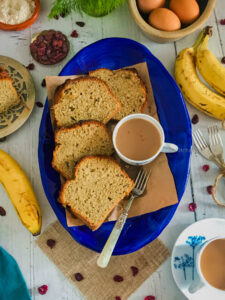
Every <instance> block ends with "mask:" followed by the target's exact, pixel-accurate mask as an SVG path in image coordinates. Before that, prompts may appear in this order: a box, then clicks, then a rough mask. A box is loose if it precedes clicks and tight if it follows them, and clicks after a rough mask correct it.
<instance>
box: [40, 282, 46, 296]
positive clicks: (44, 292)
mask: <svg viewBox="0 0 225 300" xmlns="http://www.w3.org/2000/svg"><path fill="white" fill-rule="evenodd" d="M47 291H48V286H47V285H46V284H44V285H42V286H40V287H39V288H38V292H39V294H41V295H45V294H46V293H47Z"/></svg>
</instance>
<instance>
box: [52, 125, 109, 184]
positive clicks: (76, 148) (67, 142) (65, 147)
mask: <svg viewBox="0 0 225 300" xmlns="http://www.w3.org/2000/svg"><path fill="white" fill-rule="evenodd" d="M55 142H56V144H58V146H56V148H55V150H54V152H53V161H52V166H53V168H55V169H56V170H57V171H58V172H60V173H61V174H62V175H63V176H64V177H65V178H67V179H72V178H73V176H74V167H75V164H76V162H77V161H79V160H80V159H81V158H82V157H84V156H87V155H111V154H112V153H113V152H114V148H113V144H112V138H111V135H110V133H109V132H108V130H107V128H106V127H105V125H104V124H103V123H101V122H98V121H86V122H83V123H82V124H77V125H75V126H74V127H72V128H62V129H59V130H58V131H56V134H55Z"/></svg>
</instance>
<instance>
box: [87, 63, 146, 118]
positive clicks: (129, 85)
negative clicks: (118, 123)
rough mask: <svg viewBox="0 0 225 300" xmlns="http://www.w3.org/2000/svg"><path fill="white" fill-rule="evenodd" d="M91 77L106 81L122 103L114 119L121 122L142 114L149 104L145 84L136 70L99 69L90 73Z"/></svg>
mask: <svg viewBox="0 0 225 300" xmlns="http://www.w3.org/2000/svg"><path fill="white" fill-rule="evenodd" d="M89 75H90V76H93V77H96V78H99V79H102V80H103V81H105V82H106V83H107V84H108V85H109V87H110V89H111V90H112V92H113V93H114V95H115V96H116V97H117V98H118V100H119V101H120V103H121V110H120V111H119V112H118V113H117V114H116V115H115V116H114V117H113V119H115V120H121V119H122V118H123V117H125V116H127V115H130V114H134V113H141V112H142V111H143V109H144V106H145V104H146V103H147V91H146V88H145V84H144V83H143V81H142V80H141V78H140V77H139V76H138V74H137V71H136V70H135V69H120V70H117V71H111V70H109V69H104V68H102V69H98V70H95V71H92V72H90V73H89Z"/></svg>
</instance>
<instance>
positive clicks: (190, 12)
mask: <svg viewBox="0 0 225 300" xmlns="http://www.w3.org/2000/svg"><path fill="white" fill-rule="evenodd" d="M169 8H170V9H171V10H172V11H174V12H175V14H176V15H177V16H178V17H179V19H180V20H181V23H183V24H191V23H192V22H194V21H195V20H196V19H197V18H198V16H199V6H198V3H197V1H195V0H171V1H170V5H169Z"/></svg>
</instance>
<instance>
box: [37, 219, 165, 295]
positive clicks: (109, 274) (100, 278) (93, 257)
mask: <svg viewBox="0 0 225 300" xmlns="http://www.w3.org/2000/svg"><path fill="white" fill-rule="evenodd" d="M48 239H53V240H55V241H56V244H55V246H54V247H53V248H52V249H51V248H50V247H49V246H47V240H48ZM36 243H37V245H38V246H39V247H40V248H41V250H42V251H43V252H44V253H45V254H46V255H47V256H48V258H49V259H50V260H51V261H52V262H53V263H54V264H55V265H56V266H57V267H58V268H59V270H61V272H62V273H63V274H64V275H65V276H66V278H68V279H69V280H70V281H71V282H72V283H73V284H74V285H75V286H76V288H77V289H79V291H80V292H81V293H82V294H83V296H84V297H85V298H86V299H87V300H96V299H101V300H115V296H120V297H121V299H122V300H125V299H127V298H128V297H129V296H130V295H131V294H132V293H133V292H134V291H135V290H136V289H137V288H138V287H139V286H140V285H141V284H142V283H143V282H144V281H145V280H146V279H147V278H148V277H149V276H151V274H152V273H154V271H155V270H156V269H157V268H158V267H159V266H160V265H161V264H162V263H163V262H164V261H165V260H166V259H167V258H168V257H169V255H170V252H169V250H168V249H167V247H166V246H165V245H164V244H163V243H162V242H161V241H160V240H159V239H156V240H155V241H153V242H152V243H150V244H148V245H147V246H145V247H144V248H142V249H141V250H139V251H137V252H134V253H131V254H128V255H122V256H113V257H112V258H111V260H110V263H109V265H108V267H107V268H106V269H101V268H99V267H98V266H97V264H96V261H97V257H98V256H99V254H98V253H96V252H94V251H91V250H89V249H87V248H85V247H83V246H81V245H79V244H78V243H77V242H76V241H75V240H74V239H73V238H72V237H71V236H70V234H69V233H68V232H67V231H66V230H65V229H64V228H63V227H62V225H61V224H60V223H59V222H58V221H56V222H55V223H53V224H51V225H50V226H49V227H48V228H47V229H46V230H45V231H44V232H43V233H42V235H41V236H40V237H38V238H37V240H36ZM132 266H135V267H137V268H138V270H139V272H138V274H137V275H135V276H133V274H132V271H131V267H132ZM76 273H81V274H82V275H83V277H84V279H83V280H82V281H77V280H76V279H75V276H74V274H76ZM115 275H120V276H122V277H123V281H122V282H115V281H114V280H113V278H114V276H115Z"/></svg>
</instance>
